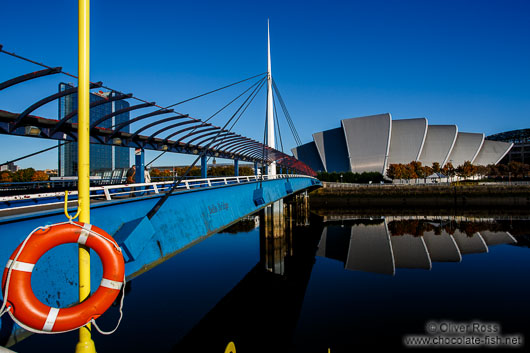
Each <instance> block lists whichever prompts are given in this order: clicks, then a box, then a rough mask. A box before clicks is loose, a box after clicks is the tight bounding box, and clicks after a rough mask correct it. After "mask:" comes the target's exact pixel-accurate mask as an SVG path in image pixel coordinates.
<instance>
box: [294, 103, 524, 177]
mask: <svg viewBox="0 0 530 353" xmlns="http://www.w3.org/2000/svg"><path fill="white" fill-rule="evenodd" d="M341 125H342V127H341V128H336V129H331V130H326V131H321V132H317V133H314V134H313V140H314V143H313V142H310V143H306V144H304V145H301V146H298V147H296V148H294V149H293V150H292V151H293V154H294V155H295V157H296V158H298V159H300V160H301V161H303V162H305V163H307V164H308V165H309V166H311V168H313V169H314V170H315V171H319V170H325V171H327V172H348V171H351V172H354V173H362V172H380V173H382V174H385V171H386V168H387V167H388V165H390V164H397V163H401V164H408V163H410V162H412V161H419V162H421V163H422V164H423V165H425V166H431V165H432V164H433V163H435V162H437V163H439V164H440V167H443V166H444V165H445V164H446V163H447V162H449V161H450V162H451V163H452V164H453V166H454V167H458V166H459V165H462V164H464V162H466V161H470V162H471V163H473V164H475V165H488V164H497V163H498V162H499V161H500V160H501V159H502V157H504V156H505V155H506V153H508V151H509V150H510V148H511V146H512V145H513V144H511V143H506V142H499V141H490V140H485V139H484V134H481V133H470V132H460V133H459V132H458V127H457V126H456V125H429V124H428V121H427V119H425V118H417V119H403V120H395V121H392V118H391V116H390V114H388V113H387V114H378V115H371V116H364V117H360V118H351V119H344V120H342V121H341Z"/></svg>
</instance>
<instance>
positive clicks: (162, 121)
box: [113, 114, 195, 140]
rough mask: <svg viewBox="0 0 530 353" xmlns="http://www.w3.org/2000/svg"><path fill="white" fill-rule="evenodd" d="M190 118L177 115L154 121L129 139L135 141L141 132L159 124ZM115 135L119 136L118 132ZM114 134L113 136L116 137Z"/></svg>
mask: <svg viewBox="0 0 530 353" xmlns="http://www.w3.org/2000/svg"><path fill="white" fill-rule="evenodd" d="M188 117H189V116H188V115H187V114H186V115H175V116H172V117H169V118H165V119H162V120H157V121H154V122H152V123H150V124H147V125H144V126H142V127H141V128H139V129H138V130H136V131H135V132H134V133H133V134H132V135H131V136H130V137H129V139H130V140H132V139H134V138H135V137H136V136H138V135H139V134H140V132H142V131H144V130H147V129H149V128H150V127H153V126H156V125H159V124H162V123H165V122H168V121H172V120H179V119H184V118H188ZM190 122H195V121H194V120H190ZM190 122H185V123H186V124H190ZM182 125H184V123H182ZM114 134H118V131H116V132H115V133H114ZM114 134H113V135H114Z"/></svg>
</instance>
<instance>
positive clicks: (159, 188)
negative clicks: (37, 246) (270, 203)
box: [0, 174, 315, 210]
mask: <svg viewBox="0 0 530 353" xmlns="http://www.w3.org/2000/svg"><path fill="white" fill-rule="evenodd" d="M291 178H312V179H315V178H313V177H310V176H307V175H299V174H278V175H273V176H271V175H258V176H255V175H252V176H247V175H244V176H232V177H224V176H222V177H214V178H201V179H187V180H183V181H181V182H180V183H179V185H178V186H177V190H178V189H180V190H191V189H197V188H208V187H218V186H225V185H231V184H242V183H249V182H258V181H267V180H275V179H291ZM171 185H173V181H171V180H169V181H159V182H152V183H135V184H115V185H101V186H92V187H91V188H90V198H92V199H94V198H104V199H105V200H106V201H111V200H116V197H122V198H125V196H129V197H138V196H144V195H146V194H147V195H150V196H151V195H157V194H161V193H163V192H164V191H165V190H169V189H170V188H171ZM77 195H78V193H77V191H70V192H69V196H70V197H69V198H71V200H72V201H73V200H77ZM136 195H138V196H136ZM113 197H114V198H113ZM39 199H48V201H50V202H46V203H41V204H38V203H37V202H38V200H39ZM53 199H56V200H57V201H55V200H53ZM22 201H33V204H31V205H24V206H18V207H16V206H15V207H9V208H3V209H4V210H5V209H9V210H13V209H23V208H33V207H36V206H39V205H43V204H46V205H54V204H57V205H59V204H63V203H64V191H60V192H48V193H38V194H25V195H13V196H1V197H0V203H1V202H8V203H11V202H13V203H16V202H22ZM0 210H2V209H1V208H0Z"/></svg>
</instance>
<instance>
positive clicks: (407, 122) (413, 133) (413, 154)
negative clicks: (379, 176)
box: [387, 118, 428, 166]
mask: <svg viewBox="0 0 530 353" xmlns="http://www.w3.org/2000/svg"><path fill="white" fill-rule="evenodd" d="M427 124H428V123H427V119H425V118H419V119H403V120H394V121H392V134H391V138H390V149H389V151H388V162H387V166H388V165H390V164H398V163H402V164H407V163H410V162H412V161H417V160H418V159H419V158H420V153H421V150H422V147H423V142H424V141H425V136H426V134H427Z"/></svg>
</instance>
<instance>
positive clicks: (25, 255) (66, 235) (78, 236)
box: [2, 222, 125, 332]
mask: <svg viewBox="0 0 530 353" xmlns="http://www.w3.org/2000/svg"><path fill="white" fill-rule="evenodd" d="M75 223H76V224H77V225H76V224H71V223H65V224H60V225H53V226H50V227H47V228H44V229H39V230H37V231H35V232H34V233H33V234H32V235H31V236H30V238H29V239H28V240H27V242H26V243H25V245H24V248H23V249H22V251H21V253H20V254H19V255H18V258H17V260H16V262H15V263H14V264H13V259H14V258H15V257H16V255H17V253H18V251H19V249H20V247H21V246H22V245H23V244H24V243H22V244H20V245H19V246H18V247H17V249H16V250H15V251H14V252H13V254H12V255H11V257H10V259H9V261H8V263H7V265H6V268H5V269H4V275H3V277H2V293H5V286H6V282H7V277H8V272H9V267H11V265H12V264H13V266H12V270H11V276H10V279H9V292H8V295H7V298H4V300H6V301H7V303H8V305H10V308H9V313H10V314H11V317H13V319H14V320H15V321H16V322H17V323H19V324H20V323H21V324H22V325H21V326H22V327H24V326H23V325H25V326H27V327H30V328H32V329H35V330H39V331H47V332H64V331H70V330H73V329H76V328H79V327H81V326H84V325H86V324H87V323H89V322H90V321H91V320H92V319H96V318H98V317H99V316H101V315H102V314H103V313H104V312H105V311H106V310H107V309H108V308H109V307H110V306H111V305H112V303H113V302H114V300H115V299H116V297H117V296H118V294H119V292H120V289H121V288H122V286H123V281H124V273H125V264H124V261H123V255H122V254H121V249H120V248H119V246H118V244H117V243H116V241H115V240H114V239H113V238H112V237H111V236H110V235H108V234H107V233H106V232H105V231H103V230H102V229H100V228H98V227H96V226H92V225H90V224H84V223H79V222H75ZM91 231H94V232H95V233H98V234H99V235H102V236H103V237H104V238H103V237H101V236H99V235H96V234H94V233H91ZM67 243H79V244H83V245H85V246H87V247H88V248H90V249H92V250H94V251H95V252H96V253H97V254H98V256H99V258H100V259H101V263H102V265H103V278H102V280H101V284H100V286H99V288H98V289H97V290H96V292H95V293H93V294H92V295H91V296H89V297H88V298H87V299H86V300H84V301H83V302H81V303H79V304H77V305H75V306H72V307H68V308H53V307H50V306H48V305H46V304H44V303H42V302H41V301H40V300H39V299H37V297H36V296H35V294H34V293H33V291H32V289H31V273H32V271H33V267H34V266H35V264H36V263H37V261H38V260H39V259H40V258H41V257H42V255H44V254H45V253H46V252H47V251H48V250H50V249H52V248H54V247H56V246H58V245H61V244H67Z"/></svg>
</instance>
